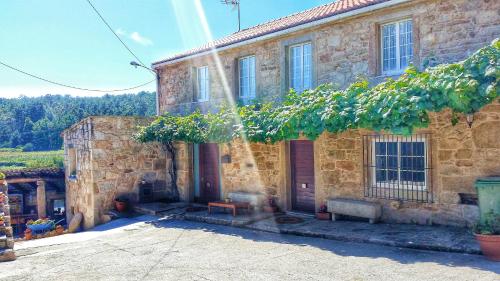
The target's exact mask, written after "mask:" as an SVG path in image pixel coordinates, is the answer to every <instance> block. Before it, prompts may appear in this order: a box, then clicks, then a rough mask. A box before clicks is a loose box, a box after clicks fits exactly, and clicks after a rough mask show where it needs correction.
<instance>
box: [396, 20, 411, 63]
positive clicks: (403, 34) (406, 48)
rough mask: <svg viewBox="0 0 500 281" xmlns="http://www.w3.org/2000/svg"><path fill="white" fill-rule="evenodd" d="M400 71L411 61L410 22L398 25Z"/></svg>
mask: <svg viewBox="0 0 500 281" xmlns="http://www.w3.org/2000/svg"><path fill="white" fill-rule="evenodd" d="M399 56H400V69H405V68H406V67H408V65H410V63H411V62H412V59H413V38H412V21H411V20H409V21H404V22H400V23H399Z"/></svg>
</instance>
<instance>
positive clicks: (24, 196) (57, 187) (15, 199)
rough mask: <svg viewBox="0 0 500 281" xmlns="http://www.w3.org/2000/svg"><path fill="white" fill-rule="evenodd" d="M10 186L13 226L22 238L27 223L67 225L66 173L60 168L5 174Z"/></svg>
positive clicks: (16, 234) (7, 171)
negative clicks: (39, 221) (44, 220)
mask: <svg viewBox="0 0 500 281" xmlns="http://www.w3.org/2000/svg"><path fill="white" fill-rule="evenodd" d="M2 172H3V173H4V174H5V176H6V180H7V183H8V189H9V206H10V224H11V226H12V229H13V232H14V235H15V236H22V234H23V232H24V230H25V229H26V222H28V221H29V220H37V219H40V218H50V219H53V220H55V221H56V222H58V224H61V225H64V224H65V221H64V219H65V213H66V210H65V209H66V208H65V206H66V204H65V197H66V196H65V183H64V171H63V170H62V169H60V168H39V169H19V170H4V171H2Z"/></svg>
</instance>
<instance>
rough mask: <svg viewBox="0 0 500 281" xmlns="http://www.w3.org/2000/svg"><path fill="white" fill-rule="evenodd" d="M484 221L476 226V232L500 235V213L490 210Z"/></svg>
mask: <svg viewBox="0 0 500 281" xmlns="http://www.w3.org/2000/svg"><path fill="white" fill-rule="evenodd" d="M485 216H486V217H485V219H484V222H483V223H478V224H477V225H475V226H474V233H477V234H482V235H500V215H499V214H495V213H494V212H493V210H490V211H489V212H488V213H486V215H485Z"/></svg>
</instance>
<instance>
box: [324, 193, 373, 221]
mask: <svg viewBox="0 0 500 281" xmlns="http://www.w3.org/2000/svg"><path fill="white" fill-rule="evenodd" d="M327 207H328V211H329V212H331V213H332V221H335V220H336V219H338V217H337V215H347V216H352V217H361V218H367V219H369V221H370V223H376V222H378V221H379V220H380V217H381V216H382V206H381V205H380V204H379V203H374V202H367V201H362V200H355V199H344V198H336V199H329V200H327Z"/></svg>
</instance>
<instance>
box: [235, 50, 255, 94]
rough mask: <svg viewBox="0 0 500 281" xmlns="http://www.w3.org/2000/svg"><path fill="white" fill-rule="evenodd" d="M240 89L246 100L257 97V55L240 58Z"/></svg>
mask: <svg viewBox="0 0 500 281" xmlns="http://www.w3.org/2000/svg"><path fill="white" fill-rule="evenodd" d="M238 68H239V76H240V77H239V79H240V80H239V88H240V89H239V91H240V98H241V99H244V100H248V99H253V98H255V56H248V57H244V58H241V59H240V60H239V67H238Z"/></svg>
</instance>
